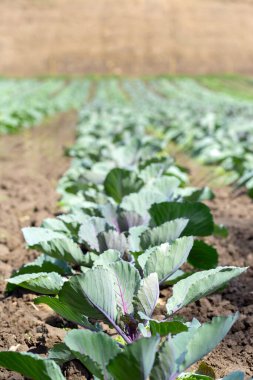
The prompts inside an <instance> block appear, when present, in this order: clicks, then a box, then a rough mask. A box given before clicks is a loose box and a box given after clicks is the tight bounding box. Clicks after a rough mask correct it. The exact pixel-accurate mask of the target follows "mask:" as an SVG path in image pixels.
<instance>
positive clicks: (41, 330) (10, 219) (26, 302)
mask: <svg viewBox="0 0 253 380" xmlns="http://www.w3.org/2000/svg"><path fill="white" fill-rule="evenodd" d="M75 119H76V116H75V114H74V113H68V114H65V115H61V116H59V117H57V118H55V119H54V120H52V121H50V122H49V123H47V124H46V125H44V126H41V127H39V128H34V129H31V130H27V131H25V132H23V133H22V134H20V135H14V136H4V137H1V138H0V178H1V183H0V291H1V293H0V301H1V302H0V315H1V333H0V350H3V349H5V350H6V349H10V348H12V349H14V350H17V351H27V350H29V351H36V352H38V353H39V352H40V353H44V352H45V344H46V346H50V345H52V344H54V343H55V342H56V341H60V340H61V339H62V337H63V334H64V330H62V329H60V328H57V327H55V326H57V323H59V324H61V320H59V319H57V318H55V319H54V320H53V326H51V325H50V323H51V322H50V321H48V323H45V321H46V320H47V318H48V317H49V316H50V315H51V316H52V313H51V312H49V311H48V310H46V309H43V308H40V309H37V308H35V306H34V305H33V302H31V301H32V299H33V298H34V295H32V294H28V293H26V292H23V291H19V292H16V294H14V296H11V297H8V298H5V297H4V293H3V291H4V288H5V279H6V278H8V277H9V276H10V274H11V273H12V271H13V270H14V269H17V268H19V267H20V266H21V265H22V264H24V263H26V262H28V261H31V260H32V259H34V257H35V256H36V253H35V252H31V251H27V250H26V249H25V245H24V242H23V238H22V236H21V233H20V229H21V228H22V227H24V226H27V225H35V226H38V225H40V223H41V222H42V220H43V219H44V218H45V217H49V216H52V215H53V214H54V212H56V211H57V208H56V204H57V199H58V196H57V194H56V192H55V188H56V184H57V181H58V179H59V178H60V176H61V175H62V174H63V173H64V171H65V170H66V169H67V168H68V165H69V160H68V159H66V157H64V156H63V147H64V146H66V145H68V146H69V145H71V144H72V143H73V141H74V125H75ZM20 378H22V377H21V376H19V375H17V374H14V375H12V374H9V373H8V372H7V371H5V370H0V379H4V380H6V379H20Z"/></svg>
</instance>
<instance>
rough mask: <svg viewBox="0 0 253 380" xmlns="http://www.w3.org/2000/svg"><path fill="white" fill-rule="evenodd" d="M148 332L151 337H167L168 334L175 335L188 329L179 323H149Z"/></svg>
mask: <svg viewBox="0 0 253 380" xmlns="http://www.w3.org/2000/svg"><path fill="white" fill-rule="evenodd" d="M149 326H150V331H151V334H152V335H156V334H159V335H160V336H167V335H169V334H171V335H176V334H179V333H181V332H183V331H187V330H188V327H187V326H186V325H185V324H184V323H182V322H179V321H161V322H158V321H155V320H150V321H149Z"/></svg>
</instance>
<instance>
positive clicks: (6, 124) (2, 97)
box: [0, 79, 89, 134]
mask: <svg viewBox="0 0 253 380" xmlns="http://www.w3.org/2000/svg"><path fill="white" fill-rule="evenodd" d="M88 87H89V82H88V81H79V80H74V81H69V82H68V83H66V82H65V81H64V80H60V79H48V80H35V79H27V80H7V79H5V80H0V134H4V133H13V132H17V131H19V130H20V129H21V128H28V127H32V126H35V125H38V124H39V123H41V122H42V121H43V120H45V119H46V118H47V117H49V116H52V115H54V114H56V113H59V112H65V111H68V110H70V109H78V108H80V106H81V105H82V104H83V102H84V97H86V96H87V94H88Z"/></svg>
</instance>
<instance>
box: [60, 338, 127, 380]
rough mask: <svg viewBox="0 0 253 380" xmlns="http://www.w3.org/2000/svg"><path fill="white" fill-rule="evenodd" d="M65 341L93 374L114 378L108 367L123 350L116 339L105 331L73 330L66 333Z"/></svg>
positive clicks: (103, 377)
mask: <svg viewBox="0 0 253 380" xmlns="http://www.w3.org/2000/svg"><path fill="white" fill-rule="evenodd" d="M64 342H65V344H66V346H67V347H68V348H69V349H70V351H71V353H72V355H74V356H75V358H76V359H78V360H80V362H81V363H82V364H83V365H84V366H85V367H86V368H88V370H89V371H90V372H91V373H92V374H93V375H95V376H97V377H98V378H99V379H108V380H109V379H112V377H111V376H110V375H109V374H108V371H107V369H106V367H107V365H108V363H109V361H110V360H111V359H113V358H114V357H115V356H116V355H117V354H118V353H120V351H121V350H120V348H119V346H118V344H117V343H116V341H115V340H113V339H112V338H111V337H109V336H108V335H106V334H105V333H103V332H99V333H94V332H91V331H88V330H81V331H80V330H72V331H71V332H69V333H68V334H67V335H66V337H65V339H64Z"/></svg>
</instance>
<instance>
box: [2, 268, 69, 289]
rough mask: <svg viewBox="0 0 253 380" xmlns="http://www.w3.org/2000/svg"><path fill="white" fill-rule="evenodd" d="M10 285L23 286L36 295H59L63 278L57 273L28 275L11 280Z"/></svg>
mask: <svg viewBox="0 0 253 380" xmlns="http://www.w3.org/2000/svg"><path fill="white" fill-rule="evenodd" d="M8 282H9V283H10V284H14V285H18V286H21V287H22V288H25V289H29V290H31V291H33V292H36V293H43V294H57V293H58V292H59V291H60V289H61V287H62V285H63V283H64V280H63V278H62V277H61V276H60V275H59V274H58V273H55V272H50V273H43V272H42V273H27V274H21V275H19V276H15V277H11V278H9V280H8Z"/></svg>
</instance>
